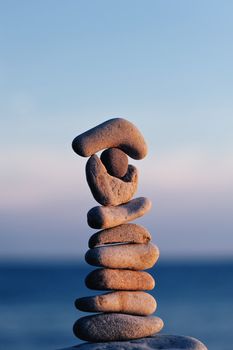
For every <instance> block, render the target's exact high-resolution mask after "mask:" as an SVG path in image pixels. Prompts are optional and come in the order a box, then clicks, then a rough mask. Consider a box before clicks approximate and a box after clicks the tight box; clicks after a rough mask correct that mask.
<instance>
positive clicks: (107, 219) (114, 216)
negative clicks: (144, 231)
mask: <svg viewBox="0 0 233 350" xmlns="http://www.w3.org/2000/svg"><path fill="white" fill-rule="evenodd" d="M150 209H151V201H150V200H149V199H147V198H145V197H138V198H134V199H132V200H131V201H129V202H128V203H125V204H121V205H118V206H115V207H114V206H108V207H105V206H101V207H94V208H92V209H90V210H89V212H88V213H87V222H88V225H89V226H90V227H92V228H97V229H104V228H110V227H114V226H118V225H121V224H124V223H126V222H128V221H131V220H134V219H137V218H139V217H140V216H143V215H144V214H145V213H147V212H148V211H149V210H150Z"/></svg>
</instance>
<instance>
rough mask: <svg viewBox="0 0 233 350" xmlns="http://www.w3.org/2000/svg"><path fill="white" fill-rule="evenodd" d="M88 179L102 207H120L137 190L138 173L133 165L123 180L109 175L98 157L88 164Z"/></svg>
mask: <svg viewBox="0 0 233 350" xmlns="http://www.w3.org/2000/svg"><path fill="white" fill-rule="evenodd" d="M86 179H87V182H88V185H89V187H90V190H91V192H92V195H93V197H94V198H95V200H96V201H97V202H98V203H100V204H102V205H119V204H122V203H126V202H128V201H129V200H130V199H131V198H132V197H133V195H134V193H135V192H136V190H137V185H138V172H137V169H136V168H135V167H134V166H133V165H129V166H128V171H127V173H126V175H125V176H124V177H123V178H122V179H118V178H117V177H114V176H111V175H109V174H108V172H107V169H106V168H105V166H104V165H103V163H102V162H101V160H100V159H99V157H98V156H97V155H93V156H91V157H90V158H89V160H88V161H87V164H86Z"/></svg>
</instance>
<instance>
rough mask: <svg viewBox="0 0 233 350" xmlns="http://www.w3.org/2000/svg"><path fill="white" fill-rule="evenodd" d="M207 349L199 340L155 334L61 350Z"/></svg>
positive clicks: (85, 344)
mask: <svg viewBox="0 0 233 350" xmlns="http://www.w3.org/2000/svg"><path fill="white" fill-rule="evenodd" d="M74 349H79V350H163V349H164V350H207V347H206V346H205V345H204V344H203V343H201V342H200V341H199V340H197V339H195V338H191V337H184V336H179V335H166V334H157V335H154V336H153V337H148V338H142V339H137V340H128V341H114V342H107V343H106V342H105V343H84V344H80V345H77V346H73V347H70V348H66V349H61V350H74Z"/></svg>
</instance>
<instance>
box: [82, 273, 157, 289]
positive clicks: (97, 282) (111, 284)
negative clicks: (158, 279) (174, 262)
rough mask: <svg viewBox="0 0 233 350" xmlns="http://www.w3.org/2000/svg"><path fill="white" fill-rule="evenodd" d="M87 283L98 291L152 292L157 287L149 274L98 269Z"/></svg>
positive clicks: (90, 274)
mask: <svg viewBox="0 0 233 350" xmlns="http://www.w3.org/2000/svg"><path fill="white" fill-rule="evenodd" d="M85 283H86V286H87V288H90V289H96V290H152V289H153V288H154V286H155V280H154V279H153V277H152V276H151V275H150V274H149V273H148V272H145V271H133V270H121V269H96V270H94V271H91V272H90V273H89V274H88V275H87V277H86V279H85Z"/></svg>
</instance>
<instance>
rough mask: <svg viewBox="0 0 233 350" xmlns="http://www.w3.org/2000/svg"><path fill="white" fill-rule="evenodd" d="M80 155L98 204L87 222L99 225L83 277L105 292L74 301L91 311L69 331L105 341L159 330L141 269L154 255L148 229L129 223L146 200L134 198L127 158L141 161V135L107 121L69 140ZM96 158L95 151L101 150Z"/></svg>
mask: <svg viewBox="0 0 233 350" xmlns="http://www.w3.org/2000/svg"><path fill="white" fill-rule="evenodd" d="M72 147H73V150H74V151H75V152H76V153H77V154H78V155H80V156H83V157H90V158H89V159H88V161H87V164H86V179H87V182H88V185H89V187H90V190H91V192H92V195H93V197H94V198H95V200H96V201H97V202H98V203H99V204H101V206H96V207H94V208H92V209H91V210H90V211H89V212H88V214H87V221H88V225H89V226H90V227H91V228H94V229H99V230H100V231H98V232H96V233H94V234H93V235H92V236H91V237H90V240H89V248H90V249H89V250H88V251H87V253H86V256H85V259H86V262H87V263H88V264H90V265H94V266H97V267H98V268H97V269H95V270H94V271H92V272H91V273H90V274H89V275H88V276H87V277H86V280H85V283H86V286H87V287H88V288H90V289H94V290H101V291H108V292H107V293H105V294H101V295H96V296H91V297H83V298H79V299H77V300H76V302H75V305H76V307H77V309H79V310H81V311H86V312H89V313H92V312H94V313H96V314H94V315H91V316H85V317H82V318H80V319H79V320H77V321H76V322H75V324H74V328H73V329H74V334H75V335H76V336H77V337H78V338H80V339H82V340H86V341H90V342H109V341H123V340H131V339H138V338H143V337H148V336H152V335H154V334H156V333H158V332H159V331H160V330H161V329H162V328H163V321H162V320H161V319H160V318H159V317H155V316H151V315H152V314H153V313H154V311H155V310H156V301H155V299H154V298H153V297H152V295H150V294H149V293H147V292H145V291H150V290H152V289H153V288H154V286H155V281H154V279H153V277H152V276H151V275H150V274H149V273H148V272H145V271H142V270H146V269H149V268H152V267H153V266H154V264H155V263H156V261H157V260H158V257H159V250H158V248H157V247H156V246H155V245H153V244H152V243H151V235H150V233H149V232H148V231H147V230H146V229H145V228H144V227H142V226H140V225H138V224H134V223H129V222H130V221H132V220H134V219H136V218H139V217H141V216H143V215H144V214H146V213H147V212H148V211H149V210H150V208H151V202H150V200H149V199H147V198H144V197H139V198H134V199H132V197H133V196H134V194H135V192H136V190H137V185H138V171H137V168H136V167H135V166H133V165H128V157H127V156H129V157H131V158H133V159H142V158H144V157H145V156H146V154H147V146H146V143H145V140H144V138H143V136H142V134H141V133H140V132H139V130H138V129H137V128H136V127H135V126H134V125H133V124H132V123H131V122H129V121H127V120H125V119H122V118H115V119H110V120H108V121H106V122H104V123H102V124H100V125H98V126H96V127H95V128H93V129H90V130H88V131H87V132H85V133H83V134H81V135H79V136H77V137H76V138H75V139H74V141H73V144H72ZM102 150H103V152H102V154H101V156H100V158H99V157H98V156H97V155H96V153H97V152H99V151H102Z"/></svg>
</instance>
